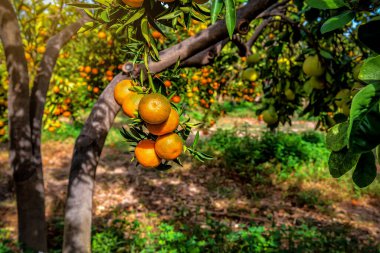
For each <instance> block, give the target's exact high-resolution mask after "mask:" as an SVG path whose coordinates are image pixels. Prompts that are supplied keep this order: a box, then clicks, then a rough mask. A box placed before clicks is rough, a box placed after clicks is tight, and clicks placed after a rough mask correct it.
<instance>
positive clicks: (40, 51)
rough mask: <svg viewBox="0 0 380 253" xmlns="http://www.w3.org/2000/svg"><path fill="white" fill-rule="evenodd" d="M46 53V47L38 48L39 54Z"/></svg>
mask: <svg viewBox="0 0 380 253" xmlns="http://www.w3.org/2000/svg"><path fill="white" fill-rule="evenodd" d="M45 52H46V47H44V46H39V47H37V53H39V54H43V53H45Z"/></svg>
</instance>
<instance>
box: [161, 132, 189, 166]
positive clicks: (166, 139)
mask: <svg viewBox="0 0 380 253" xmlns="http://www.w3.org/2000/svg"><path fill="white" fill-rule="evenodd" d="M154 149H155V150H156V153H157V155H158V156H159V157H161V158H162V159H166V160H174V159H176V158H177V157H178V156H179V155H180V154H181V153H182V150H183V141H182V139H181V137H179V135H178V134H175V133H170V134H165V135H162V136H159V137H158V138H157V140H156V145H155V148H154Z"/></svg>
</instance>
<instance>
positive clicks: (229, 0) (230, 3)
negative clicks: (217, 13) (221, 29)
mask: <svg viewBox="0 0 380 253" xmlns="http://www.w3.org/2000/svg"><path fill="white" fill-rule="evenodd" d="M224 4H225V5H226V26H227V30H228V34H229V36H230V38H232V35H233V34H234V30H235V25H236V8H235V1H234V0H224Z"/></svg>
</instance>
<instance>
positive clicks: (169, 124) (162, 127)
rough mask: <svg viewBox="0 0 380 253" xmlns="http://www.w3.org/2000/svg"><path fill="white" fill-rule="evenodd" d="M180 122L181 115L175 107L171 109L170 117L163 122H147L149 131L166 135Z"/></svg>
mask: <svg viewBox="0 0 380 253" xmlns="http://www.w3.org/2000/svg"><path fill="white" fill-rule="evenodd" d="M178 124H179V115H178V113H177V111H176V110H174V109H173V108H172V109H171V111H170V114H169V118H168V119H167V120H166V121H164V122H163V123H161V124H155V125H154V124H146V128H148V130H149V133H151V134H154V135H164V134H167V133H170V132H173V131H174V130H176V129H177V127H178Z"/></svg>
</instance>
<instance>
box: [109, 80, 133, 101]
mask: <svg viewBox="0 0 380 253" xmlns="http://www.w3.org/2000/svg"><path fill="white" fill-rule="evenodd" d="M132 87H133V82H132V80H123V81H121V82H119V83H118V84H116V86H115V89H114V90H113V95H114V97H115V100H116V102H117V103H118V104H119V105H122V104H123V101H124V99H125V97H126V96H127V95H128V94H129V93H131V91H130V90H129V89H130V88H132Z"/></svg>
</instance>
